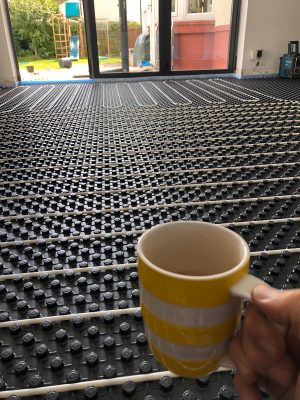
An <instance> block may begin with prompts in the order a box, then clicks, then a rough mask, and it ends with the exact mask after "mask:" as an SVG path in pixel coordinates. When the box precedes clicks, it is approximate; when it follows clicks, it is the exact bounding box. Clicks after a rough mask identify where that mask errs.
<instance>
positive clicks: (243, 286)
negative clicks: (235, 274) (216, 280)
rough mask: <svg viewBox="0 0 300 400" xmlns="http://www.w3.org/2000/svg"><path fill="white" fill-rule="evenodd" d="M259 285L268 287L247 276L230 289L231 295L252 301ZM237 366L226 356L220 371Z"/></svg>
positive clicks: (260, 281) (262, 282)
mask: <svg viewBox="0 0 300 400" xmlns="http://www.w3.org/2000/svg"><path fill="white" fill-rule="evenodd" d="M258 285H267V283H266V282H264V281H262V280H261V279H259V278H256V277H255V276H253V275H248V274H247V275H245V276H243V277H242V278H241V279H240V280H239V281H238V282H237V283H236V284H235V285H233V286H232V288H231V289H230V293H231V294H232V295H233V296H234V297H239V298H241V299H244V300H248V301H251V300H252V299H251V292H252V290H253V289H254V288H255V287H256V286H258ZM235 368H236V367H235V365H234V364H233V362H232V361H231V360H230V358H229V357H228V355H226V356H225V357H224V358H223V359H222V361H221V364H220V367H219V369H218V371H219V372H222V371H229V370H232V369H235Z"/></svg>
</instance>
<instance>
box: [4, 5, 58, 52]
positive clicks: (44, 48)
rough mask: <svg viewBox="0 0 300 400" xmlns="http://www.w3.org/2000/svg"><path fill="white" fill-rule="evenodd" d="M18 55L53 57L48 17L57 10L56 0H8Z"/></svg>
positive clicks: (50, 27)
mask: <svg viewBox="0 0 300 400" xmlns="http://www.w3.org/2000/svg"><path fill="white" fill-rule="evenodd" d="M8 4H9V10H10V18H11V23H12V29H13V34H14V40H15V45H16V49H17V53H18V56H31V55H32V56H33V55H34V56H38V57H42V58H47V57H54V45H53V35H52V26H51V22H50V17H51V14H52V13H58V12H59V2H58V0H9V2H8Z"/></svg>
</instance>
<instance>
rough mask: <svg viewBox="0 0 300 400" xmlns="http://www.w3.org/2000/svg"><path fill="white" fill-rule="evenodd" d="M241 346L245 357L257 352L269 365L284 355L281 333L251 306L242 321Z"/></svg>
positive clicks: (284, 349)
mask: <svg viewBox="0 0 300 400" xmlns="http://www.w3.org/2000/svg"><path fill="white" fill-rule="evenodd" d="M243 346H244V350H245V351H246V354H247V355H248V354H250V353H252V352H253V351H255V352H257V351H259V352H260V353H261V354H264V356H265V358H266V359H267V358H268V359H269V362H270V363H271V362H272V363H273V362H274V361H276V360H279V359H281V358H282V357H283V356H284V354H285V353H286V344H285V339H284V337H283V335H282V334H281V332H279V331H278V329H277V328H276V327H275V325H274V323H273V322H271V321H270V320H269V319H268V318H267V317H266V316H265V315H263V314H262V313H261V312H259V311H258V310H257V308H256V307H254V306H253V305H252V306H250V307H249V309H248V312H247V316H246V318H245V321H244V327H243ZM257 361H259V360H256V362H257Z"/></svg>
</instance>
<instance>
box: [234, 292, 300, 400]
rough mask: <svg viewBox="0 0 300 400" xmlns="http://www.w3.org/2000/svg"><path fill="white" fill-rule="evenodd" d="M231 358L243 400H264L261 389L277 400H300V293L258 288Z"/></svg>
mask: <svg viewBox="0 0 300 400" xmlns="http://www.w3.org/2000/svg"><path fill="white" fill-rule="evenodd" d="M252 301H253V303H252V304H251V305H250V306H249V309H248V312H247V315H246V318H245V320H244V323H243V325H242V329H241V331H240V332H239V333H238V335H237V336H236V337H235V338H234V340H233V341H232V343H231V345H230V348H229V356H230V358H231V359H232V361H233V362H234V364H235V365H236V369H237V374H236V376H235V378H234V383H235V386H236V390H237V391H238V393H239V395H240V399H241V400H260V399H261V393H260V390H259V388H263V390H264V391H265V392H267V393H268V394H269V396H271V398H272V399H274V400H299V399H300V289H295V290H286V291H283V292H281V291H279V290H276V289H273V288H270V287H268V286H263V285H261V286H257V287H256V288H255V289H254V290H253V292H252Z"/></svg>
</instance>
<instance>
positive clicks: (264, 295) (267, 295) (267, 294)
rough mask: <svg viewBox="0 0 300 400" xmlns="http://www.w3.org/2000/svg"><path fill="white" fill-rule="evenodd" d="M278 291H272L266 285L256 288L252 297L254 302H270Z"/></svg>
mask: <svg viewBox="0 0 300 400" xmlns="http://www.w3.org/2000/svg"><path fill="white" fill-rule="evenodd" d="M278 293H279V291H278V290H277V289H273V288H271V287H270V286H267V285H259V286H256V287H255V288H254V289H253V291H252V296H253V298H255V300H258V301H267V300H271V299H273V298H274V297H276V296H278Z"/></svg>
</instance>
